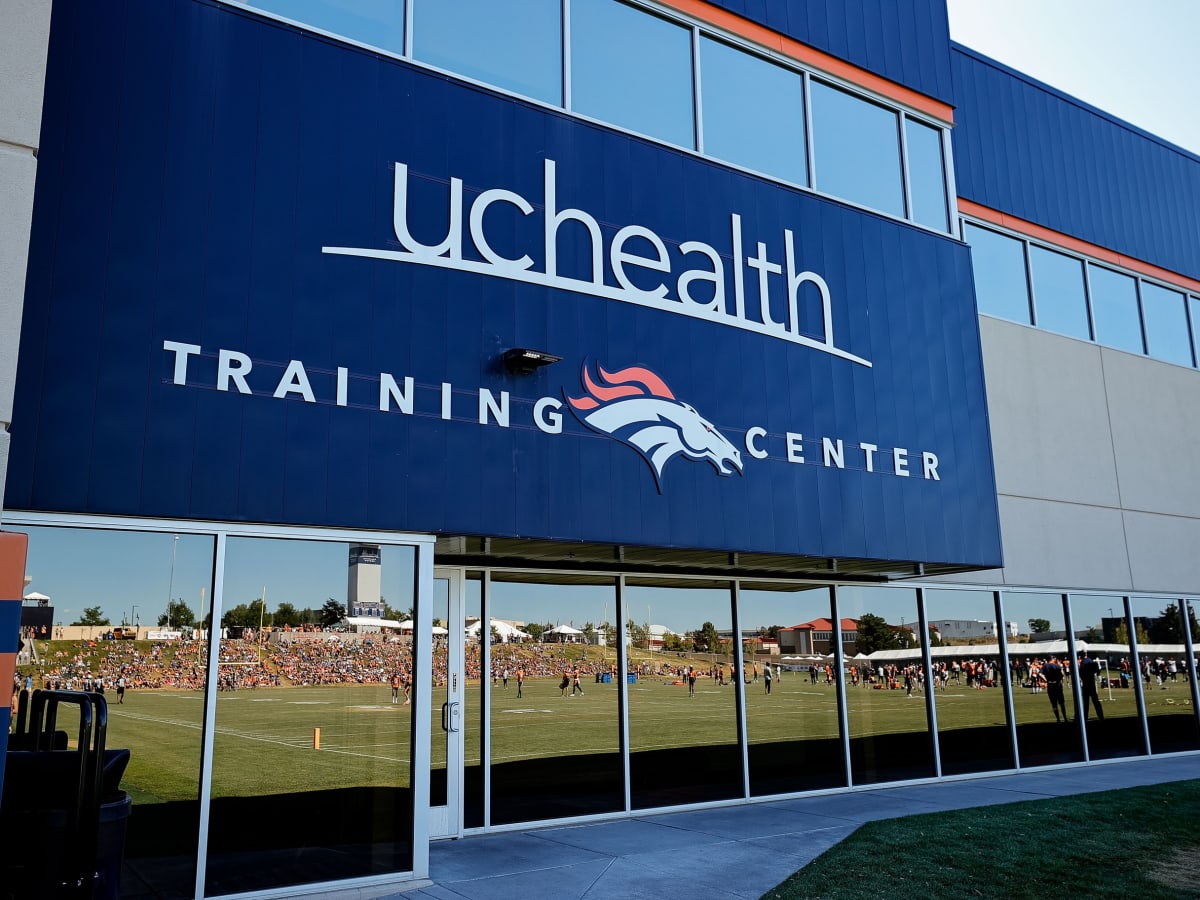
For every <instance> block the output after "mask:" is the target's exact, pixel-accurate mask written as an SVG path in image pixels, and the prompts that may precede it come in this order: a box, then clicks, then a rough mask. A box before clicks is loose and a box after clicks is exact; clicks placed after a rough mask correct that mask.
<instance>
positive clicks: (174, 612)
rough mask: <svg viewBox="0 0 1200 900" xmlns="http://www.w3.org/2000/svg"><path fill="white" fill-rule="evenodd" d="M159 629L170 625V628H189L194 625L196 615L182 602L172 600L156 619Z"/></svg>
mask: <svg viewBox="0 0 1200 900" xmlns="http://www.w3.org/2000/svg"><path fill="white" fill-rule="evenodd" d="M158 624H159V627H162V626H164V625H170V626H171V627H172V628H191V627H192V626H193V625H195V624H196V614H195V613H194V612H192V608H191V607H190V606H188V605H187V604H186V603H184V602H183V601H182V600H172V601H171V602H170V603H168V604H167V611H166V613H164V614H163V615H161V616H159V617H158Z"/></svg>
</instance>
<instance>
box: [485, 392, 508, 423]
mask: <svg viewBox="0 0 1200 900" xmlns="http://www.w3.org/2000/svg"><path fill="white" fill-rule="evenodd" d="M489 414H490V415H491V416H492V418H494V419H495V420H496V424H497V425H499V426H500V427H501V428H507V427H508V391H501V392H500V401H499V402H498V403H497V402H496V397H495V395H494V394H493V393H492V392H491V391H489V390H488V389H487V388H480V389H479V424H480V425H486V424H487V423H488V416H489Z"/></svg>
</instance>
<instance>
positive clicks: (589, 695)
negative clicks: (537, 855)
mask: <svg viewBox="0 0 1200 900" xmlns="http://www.w3.org/2000/svg"><path fill="white" fill-rule="evenodd" d="M579 580H580V579H572V582H573V583H553V581H552V580H550V579H549V576H532V575H508V574H504V573H499V572H497V573H493V575H492V584H491V596H490V598H489V605H490V609H491V616H492V618H491V626H490V628H489V629H487V631H488V632H490V634H488V635H487V636H485V638H484V639H485V640H487V639H489V638H490V640H491V641H492V670H491V672H490V673H489V674H490V676H491V684H492V687H491V696H492V722H491V735H492V824H493V825H498V824H505V823H509V822H528V821H532V820H536V819H557V818H563V817H566V816H581V815H590V814H593V813H605V812H613V811H616V810H620V809H622V808H624V805H625V792H624V787H623V786H624V774H623V770H622V766H621V743H620V713H619V704H618V697H619V687H620V684H619V681H618V680H617V679H616V678H614V677H613V675H614V672H615V667H616V662H617V658H616V644H615V643H612V642H608V641H606V640H605V637H604V636H605V631H606V630H605V628H604V627H603V624H602V623H603V622H605V621H615V620H616V611H617V608H616V588H615V586H614V585H613V582H612V580H611V579H595V580H593V582H592V583H590V584H587V583H584V584H580V583H578V582H579ZM468 633H469V632H468ZM476 634H478V631H476ZM605 675H607V676H608V679H607V680H605V679H604V677H603V676H605Z"/></svg>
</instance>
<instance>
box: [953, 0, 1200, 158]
mask: <svg viewBox="0 0 1200 900" xmlns="http://www.w3.org/2000/svg"><path fill="white" fill-rule="evenodd" d="M947 5H948V7H949V11H950V36H951V37H952V38H954V40H956V41H958V42H959V43H961V44H965V45H966V46H968V47H971V48H973V49H975V50H978V51H979V52H980V53H983V54H985V55H987V56H990V57H992V58H993V59H996V60H998V61H1000V62H1002V63H1005V64H1006V65H1009V66H1012V67H1013V68H1015V69H1018V70H1020V71H1022V72H1026V73H1028V74H1029V75H1032V76H1033V77H1035V78H1037V79H1039V80H1041V81H1044V82H1046V83H1047V84H1050V85H1052V86H1053V87H1056V88H1058V89H1060V90H1063V91H1066V92H1067V93H1069V94H1072V95H1073V96H1076V97H1079V98H1080V99H1081V100H1085V101H1087V102H1088V103H1091V104H1092V105H1093V106H1098V107H1100V108H1101V109H1103V110H1105V111H1106V112H1109V113H1111V114H1113V115H1115V116H1117V117H1119V118H1122V119H1125V120H1126V121H1128V122H1131V123H1133V124H1134V125H1137V126H1138V127H1140V128H1144V129H1146V130H1147V131H1150V132H1152V133H1154V134H1156V135H1159V136H1160V137H1163V138H1165V139H1166V140H1168V141H1171V142H1172V143H1175V144H1178V145H1179V146H1181V147H1183V148H1184V149H1186V150H1190V151H1191V152H1192V153H1198V154H1200V116H1197V115H1196V113H1195V109H1196V97H1195V93H1196V88H1197V86H1200V53H1197V52H1196V43H1197V40H1200V2H1197V0H1145V2H1142V3H1133V2H1129V0H948V3H947Z"/></svg>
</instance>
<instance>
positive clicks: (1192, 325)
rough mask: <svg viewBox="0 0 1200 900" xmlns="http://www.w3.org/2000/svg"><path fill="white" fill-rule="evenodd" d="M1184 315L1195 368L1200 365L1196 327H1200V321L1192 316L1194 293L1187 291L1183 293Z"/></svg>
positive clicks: (1189, 347)
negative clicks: (1197, 352)
mask: <svg viewBox="0 0 1200 900" xmlns="http://www.w3.org/2000/svg"><path fill="white" fill-rule="evenodd" d="M1198 302H1200V301H1198ZM1183 317H1184V321H1185V322H1187V332H1188V350H1189V351H1191V354H1192V368H1193V369H1194V368H1196V367H1197V366H1200V357H1198V356H1197V354H1196V346H1197V345H1196V338H1197V337H1198V336H1200V335H1197V332H1196V328H1197V327H1200V322H1197V321H1196V320H1195V319H1194V318H1193V317H1192V295H1191V294H1189V293H1187V292H1186V291H1185V292H1184V295H1183Z"/></svg>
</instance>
